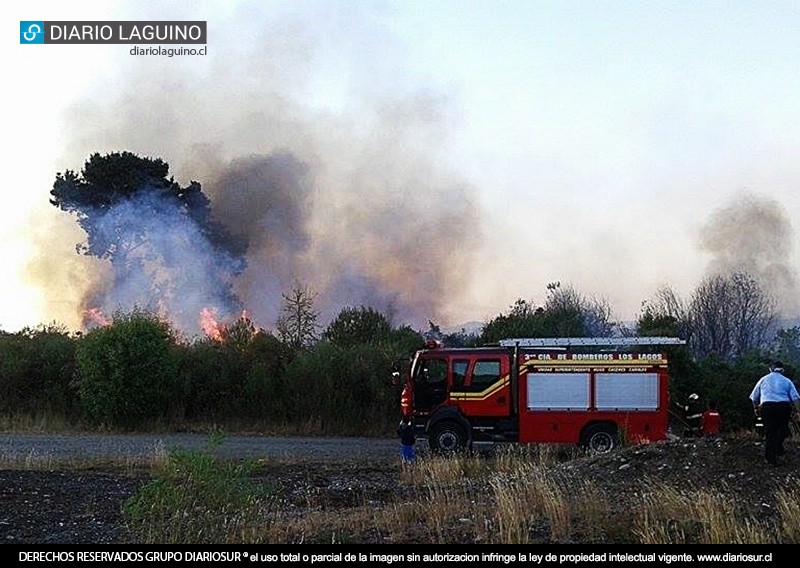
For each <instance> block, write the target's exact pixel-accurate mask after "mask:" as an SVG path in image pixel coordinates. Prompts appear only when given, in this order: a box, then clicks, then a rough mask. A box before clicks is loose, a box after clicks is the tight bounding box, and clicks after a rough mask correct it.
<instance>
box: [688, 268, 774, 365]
mask: <svg viewBox="0 0 800 568" xmlns="http://www.w3.org/2000/svg"><path fill="white" fill-rule="evenodd" d="M689 313H690V318H691V328H692V333H691V337H690V345H691V347H692V350H693V352H694V353H695V355H697V356H698V357H705V356H708V355H712V354H714V355H716V356H718V357H721V358H722V359H724V360H728V361H730V360H733V359H736V358H738V357H742V356H744V355H746V354H747V353H748V352H750V351H753V350H756V349H763V348H766V347H767V346H768V342H769V340H770V338H771V336H772V334H773V333H774V329H773V326H774V323H775V318H776V311H775V300H774V298H772V296H770V295H769V293H768V292H766V291H765V289H764V287H763V286H762V285H761V284H760V283H759V281H758V280H756V278H754V277H753V276H751V275H749V274H747V273H745V272H734V273H731V274H717V275H714V276H711V277H709V278H706V279H705V280H704V281H703V282H702V283H701V284H700V286H698V287H697V288H696V289H695V291H694V293H693V294H692V300H691V302H690V304H689Z"/></svg>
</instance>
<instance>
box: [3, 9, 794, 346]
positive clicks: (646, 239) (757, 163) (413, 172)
mask: <svg viewBox="0 0 800 568" xmlns="http://www.w3.org/2000/svg"><path fill="white" fill-rule="evenodd" d="M10 4H12V3H5V4H3V6H2V7H0V12H2V14H3V21H4V22H5V25H4V30H5V35H6V40H7V41H6V42H5V44H4V47H3V48H2V49H3V50H4V54H3V62H4V68H5V70H6V76H7V77H9V78H11V79H10V80H7V82H6V84H7V87H6V97H5V100H6V103H5V105H4V106H3V124H4V128H3V129H2V136H3V137H4V138H5V140H4V144H3V148H4V153H5V160H4V162H5V163H4V165H5V168H4V177H3V185H2V190H1V191H2V207H0V265H1V266H3V267H4V269H3V270H2V271H0V288H1V289H2V294H1V295H0V329H3V330H7V331H9V330H16V329H18V328H19V327H21V326H24V325H31V326H34V325H37V324H40V323H46V322H50V321H58V322H62V323H65V324H67V325H68V326H71V327H76V326H78V325H80V321H81V320H80V313H79V312H80V309H81V308H82V307H85V303H86V302H85V299H86V293H87V290H89V289H91V288H92V287H93V286H97V282H98V279H102V278H103V277H104V276H103V271H104V270H105V268H104V267H103V266H102V265H101V263H97V262H92V261H91V259H87V258H82V257H80V256H78V255H77V254H76V253H75V251H74V249H75V245H76V244H77V243H79V242H81V241H82V239H83V238H84V236H83V235H82V233H81V231H80V230H79V229H78V227H77V225H76V224H75V222H74V219H72V218H70V217H69V216H68V215H66V214H65V213H62V212H58V211H57V210H56V209H55V208H54V207H52V206H51V205H50V204H49V203H48V198H49V191H50V189H51V188H52V184H53V180H54V178H55V174H56V172H62V171H64V170H66V169H72V170H80V169H81V168H82V166H83V163H84V161H85V160H86V159H87V158H88V156H89V155H90V154H91V153H94V152H100V153H106V152H112V151H122V150H129V151H133V152H136V153H139V154H141V155H148V156H155V157H162V158H163V159H164V160H166V161H167V162H169V164H170V165H171V168H172V173H173V174H174V175H175V177H176V179H177V180H178V181H179V182H180V183H181V184H183V185H185V184H188V183H189V181H191V180H197V181H199V182H201V183H202V184H203V187H204V189H207V190H208V192H209V194H210V195H211V197H212V202H213V203H214V204H215V206H216V207H217V208H218V212H219V214H220V215H228V218H229V219H230V220H231V221H230V223H231V225H230V227H231V228H237V227H239V226H240V225H239V224H238V223H245V222H248V223H250V224H249V225H246V226H245V225H241V226H242V227H245V228H243V229H242V230H243V231H246V232H247V233H248V235H249V237H250V238H251V242H252V243H254V244H253V247H252V251H253V253H252V254H253V256H252V258H251V259H250V260H249V265H248V266H249V268H248V271H249V272H247V273H245V275H244V277H243V278H242V280H241V282H239V283H238V286H239V293H240V296H241V298H242V299H243V300H244V304H245V307H246V308H247V309H248V310H250V311H252V313H254V314H256V315H257V317H259V318H261V319H263V320H269V319H270V318H271V317H273V316H274V315H275V311H276V309H277V308H276V303H277V301H278V298H279V295H280V293H281V292H282V291H286V290H281V286H284V287H285V286H286V283H287V282H288V281H289V280H290V278H293V277H301V278H302V279H303V280H304V281H307V282H309V283H310V284H311V285H312V286H313V287H314V288H315V289H317V290H319V291H320V293H321V294H322V295H324V296H325V299H323V306H327V307H328V308H329V309H333V310H334V311H335V306H336V305H341V304H347V303H363V302H365V301H368V299H369V298H373V297H375V298H377V297H380V298H381V299H382V300H383V301H389V300H391V301H392V302H393V303H394V304H397V305H400V306H406V309H403V308H401V309H399V312H398V313H399V315H400V316H403V317H407V318H408V319H415V318H416V320H420V319H421V318H422V317H425V316H427V314H422V313H421V312H423V311H424V312H428V311H429V312H431V313H430V315H429V316H427V317H430V318H431V319H436V321H437V322H439V323H441V324H442V325H453V324H459V323H463V322H467V321H471V320H486V319H488V318H491V317H494V316H495V315H497V314H498V313H499V312H501V311H505V310H506V309H507V308H508V307H509V305H511V304H513V302H514V301H515V300H516V299H517V298H524V299H528V300H531V301H533V302H537V303H538V302H541V301H543V298H544V294H545V291H546V285H547V283H548V282H552V281H560V282H562V283H564V284H571V285H573V286H575V287H576V288H577V289H578V290H579V291H581V292H583V293H584V294H586V295H589V296H594V297H597V298H603V299H606V300H607V301H608V303H609V304H610V306H611V307H612V309H613V311H614V315H615V316H616V317H617V318H619V319H626V320H627V319H632V318H634V317H635V316H636V314H637V313H638V311H639V308H640V306H641V303H642V301H643V300H646V299H648V298H650V297H652V296H653V294H654V293H655V292H656V290H657V289H658V287H659V286H662V285H670V286H672V287H673V288H674V289H675V290H676V291H678V292H679V293H680V294H681V295H685V296H688V295H689V294H690V293H691V291H692V289H693V288H694V287H695V286H696V285H697V284H698V283H699V282H700V281H701V279H702V278H703V277H704V276H705V275H706V274H708V271H709V270H712V269H714V268H715V267H719V266H720V265H721V264H725V263H727V264H730V265H735V264H736V263H737V262H741V263H743V264H744V265H746V266H748V267H754V268H755V269H756V270H759V271H761V272H763V273H764V274H768V275H771V276H774V275H775V274H776V273H779V274H780V275H781V278H783V279H784V281H783V283H782V285H781V286H780V287H778V291H779V292H780V293H781V294H784V295H785V296H786V297H785V298H784V299H783V300H782V304H781V305H782V306H783V307H784V308H785V309H788V310H795V309H797V305H798V304H797V301H798V299H797V287H796V282H797V280H796V279H797V270H798V256H797V255H798V250H800V242H799V241H800V239H799V238H798V232H797V222H798V221H797V219H798V218H800V217H799V216H798V213H800V191H798V190H799V189H800V188H799V187H798V185H800V104H798V102H799V101H800V41H798V37H799V36H798V33H799V30H800V5H799V4H798V3H796V2H753V1H749V2H736V1H725V2H721V1H720V2H684V1H663V2H625V1H615V2H602V1H601V2H598V1H591V2H589V1H582V2H577V1H576V2H567V1H563V0H560V1H546V2H545V1H542V2H537V1H533V0H527V1H517V2H499V1H495V2H490V1H485V2H471V1H464V0H462V1H459V2H451V1H425V2H411V1H398V2H366V1H364V2H351V1H327V2H321V1H320V2H314V1H309V2H297V1H287V2H256V1H254V2H244V1H230V2H222V1H220V2H197V3H191V7H190V8H187V6H188V5H189V4H190V3H186V2H183V1H181V2H170V1H164V2H159V3H158V6H157V7H148V6H144V7H143V5H144V3H135V2H134V3H129V2H116V1H104V2H69V3H66V2H56V1H30V2H26V3H24V7H16V6H13V5H10ZM189 19H193V20H206V21H207V22H208V30H209V31H208V37H209V39H208V54H207V55H206V56H203V57H200V56H196V57H193V58H192V57H174V58H166V57H164V56H160V57H159V56H149V57H148V56H145V57H142V56H134V55H131V54H130V53H129V50H130V48H131V47H132V46H130V45H100V46H90V45H19V44H18V43H17V41H16V40H15V37H16V34H17V32H18V31H19V30H18V27H19V24H18V22H19V21H20V20H45V21H47V20H50V21H54V20H67V21H74V20H189ZM276 152H285V153H288V154H289V155H291V156H293V157H294V158H296V159H297V160H298V163H302V164H303V165H304V166H306V167H307V172H308V173H307V174H305V175H306V177H303V178H302V179H301V180H300V181H299V182H298V184H299V185H298V187H300V188H303V189H302V192H303V195H302V198H303V199H302V200H298V201H297V202H296V203H295V205H296V206H297V207H302V208H306V210H303V214H302V215H300V216H301V217H302V221H299V222H302V225H303V231H302V235H301V237H302V238H301V239H300V240H301V241H302V242H301V244H302V246H298V247H295V248H293V249H292V254H294V255H295V256H294V257H293V260H292V262H290V263H289V264H288V265H286V264H282V263H281V262H279V259H278V257H279V256H280V254H284V253H286V250H288V249H286V248H285V243H283V245H282V246H284V248H281V249H280V250H279V252H277V253H276V249H275V248H274V247H275V244H274V240H272V241H269V239H265V238H264V234H265V233H266V234H269V230H270V227H272V230H275V229H274V225H271V226H270V227H266V228H265V226H264V225H263V220H264V218H263V216H257V215H256V216H255V217H254V218H252V219H244V217H242V216H241V215H240V213H243V212H244V211H245V209H247V210H248V211H252V210H253V208H256V209H257V208H258V206H257V205H253V204H252V203H250V204H249V205H246V206H245V205H242V206H241V207H242V208H243V209H241V211H240V210H239V209H236V208H235V206H234V205H231V203H232V202H233V201H234V200H233V198H232V196H234V195H237V196H238V195H241V193H235V192H234V193H231V192H228V189H227V188H228V187H229V186H228V185H225V184H226V183H228V184H229V183H233V182H231V180H236V179H240V178H238V177H237V175H238V172H240V170H241V167H242V164H243V162H242V160H246V159H250V160H251V161H250V162H248V164H249V166H248V167H249V168H250V169H248V171H251V172H252V171H253V170H254V168H253V167H252V164H253V161H252V160H254V159H256V158H254V157H265V156H274V155H275V153H276ZM270 163H272V162H270ZM259 171H261V170H259ZM270 171H272V170H270ZM248 183H250V182H248ZM292 187H293V186H292ZM237 191H240V190H237ZM241 191H243V190H241ZM286 191H294V190H292V189H288V190H286ZM298 191H299V190H298ZM248 195H250V194H248ZM255 195H256V196H257V195H258V194H255ZM251 197H252V195H251ZM290 198H291V199H298V197H297V196H290ZM251 217H252V216H251ZM243 219H244V220H243ZM284 222H286V219H284ZM259 228H260V229H259ZM257 229H258V230H260V231H262V233H261V234H260V236H259V234H258V233H257V231H256V230H257ZM285 230H286V231H288V232H291V231H292V230H293V228H292V227H291V226H287V227H285ZM259 239H261V240H259ZM776 240H777V241H778V243H777V244H776V242H775V241H776ZM262 241H263V242H262ZM267 241H269V242H267ZM270 247H272V248H270ZM268 250H269V252H267V251H268ZM281 251H283V252H281ZM279 253H280V254H279ZM765 259H766V260H765ZM775 267H777V268H778V269H779V270H778V271H777V272H776V271H775ZM351 272H352V274H350V273H351ZM275 274H278V275H280V277H277V276H275ZM105 277H107V276H105ZM106 285H107V283H106ZM265 287H271V290H270V292H269V293H267V292H266V291H265ZM387 299H388V300H387ZM415 303H416V304H417V305H421V306H423V307H424V309H422V310H417V311H415V310H414V309H412V308H410V307H409V306H413V305H415ZM248 304H256V305H248ZM790 315H791V314H790ZM794 315H795V316H796V315H798V314H797V312H795V313H794ZM416 320H415V322H414V323H417V321H416ZM422 321H423V323H424V319H422ZM258 323H260V324H261V325H264V326H271V325H272V323H273V322H272V321H260V322H258Z"/></svg>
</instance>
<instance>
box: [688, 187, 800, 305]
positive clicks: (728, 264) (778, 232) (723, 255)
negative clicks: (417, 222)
mask: <svg viewBox="0 0 800 568" xmlns="http://www.w3.org/2000/svg"><path fill="white" fill-rule="evenodd" d="M792 239H793V234H792V226H791V221H790V220H789V217H788V215H787V214H786V212H785V211H784V210H783V207H782V206H781V205H780V204H779V203H778V202H777V201H775V200H773V199H769V198H766V197H761V196H756V195H750V194H748V195H742V196H740V197H738V198H737V199H735V200H734V201H733V202H732V203H730V204H728V205H726V206H724V207H722V208H720V209H718V210H717V211H715V212H714V214H713V215H712V216H711V218H710V219H709V220H708V222H707V223H706V224H705V225H704V226H703V227H702V229H701V232H700V245H701V247H702V249H703V250H704V251H706V252H708V253H709V254H711V256H712V259H711V261H710V263H709V266H708V271H709V272H710V273H711V274H727V273H731V272H734V271H740V272H746V273H748V274H750V275H752V276H754V277H756V278H757V279H759V281H760V282H761V283H762V285H763V286H764V287H765V289H766V290H767V291H768V292H769V293H770V294H771V295H772V296H773V297H774V298H775V300H776V302H777V307H778V310H779V313H780V314H781V315H784V316H791V317H794V316H795V315H796V314H797V312H798V297H799V294H798V292H800V288H798V281H797V275H796V274H795V272H794V270H793V269H792V257H791V254H792V250H791V248H792Z"/></svg>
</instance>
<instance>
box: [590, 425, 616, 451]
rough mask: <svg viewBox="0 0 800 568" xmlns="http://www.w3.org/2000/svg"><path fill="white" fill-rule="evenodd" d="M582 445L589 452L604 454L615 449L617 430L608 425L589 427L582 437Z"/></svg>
mask: <svg viewBox="0 0 800 568" xmlns="http://www.w3.org/2000/svg"><path fill="white" fill-rule="evenodd" d="M583 445H584V446H585V447H586V448H588V449H589V451H591V452H594V453H597V454H604V453H606V452H610V451H611V450H613V449H614V448H616V447H617V445H618V442H617V429H616V428H615V427H614V426H611V425H609V424H595V425H594V426H590V427H589V428H588V429H587V430H586V432H585V433H584V435H583Z"/></svg>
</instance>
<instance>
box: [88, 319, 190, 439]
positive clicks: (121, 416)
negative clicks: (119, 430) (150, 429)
mask: <svg viewBox="0 0 800 568" xmlns="http://www.w3.org/2000/svg"><path fill="white" fill-rule="evenodd" d="M174 347H175V341H174V338H173V334H172V330H171V328H170V327H169V324H168V323H166V322H164V321H162V320H160V319H159V318H157V317H156V316H155V315H153V314H150V313H148V312H145V311H141V310H133V311H132V312H130V313H128V314H117V315H115V318H114V322H113V323H112V324H111V325H109V326H107V327H99V328H95V329H93V330H91V331H90V332H88V333H87V334H86V335H85V336H84V337H83V338H82V339H81V340H80V341H79V342H78V346H77V350H76V359H77V367H78V377H77V386H78V396H79V400H80V403H81V406H82V408H83V410H84V412H85V413H86V416H87V418H89V419H90V420H91V421H93V422H95V423H97V424H105V425H108V426H120V427H124V428H135V427H137V426H141V425H144V424H145V423H147V422H148V421H152V420H154V419H158V418H161V417H163V415H164V413H165V411H166V409H167V407H168V405H169V403H170V400H171V399H172V397H173V396H174V394H175V385H176V376H177V372H176V363H175V349H174Z"/></svg>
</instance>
